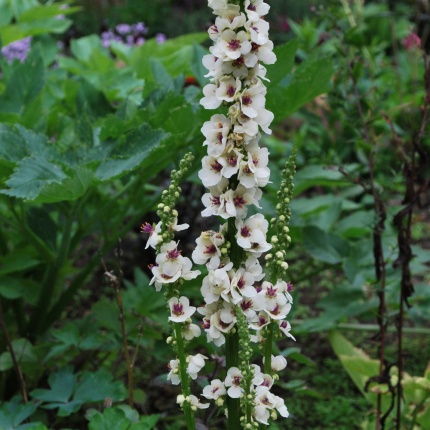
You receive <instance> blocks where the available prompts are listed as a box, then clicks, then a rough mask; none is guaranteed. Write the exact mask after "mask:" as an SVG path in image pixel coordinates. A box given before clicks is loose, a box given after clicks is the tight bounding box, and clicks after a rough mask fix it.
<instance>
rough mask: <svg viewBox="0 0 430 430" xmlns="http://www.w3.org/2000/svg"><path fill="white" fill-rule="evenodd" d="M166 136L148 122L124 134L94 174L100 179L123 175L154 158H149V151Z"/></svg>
mask: <svg viewBox="0 0 430 430" xmlns="http://www.w3.org/2000/svg"><path fill="white" fill-rule="evenodd" d="M166 137H167V135H166V133H164V132H163V131H162V130H153V129H152V128H151V127H150V126H149V125H148V124H142V125H141V126H140V127H139V128H137V129H135V130H133V131H131V132H130V133H128V134H127V135H126V136H125V139H124V141H123V142H121V143H120V144H119V145H116V147H115V151H114V152H113V154H112V155H113V156H112V157H110V158H109V159H107V160H106V161H104V162H103V163H102V164H101V165H100V166H99V167H98V168H97V170H96V172H95V176H96V177H97V179H99V180H101V181H106V180H108V179H112V178H115V177H117V176H121V175H124V174H126V173H128V172H130V171H131V170H134V169H135V168H137V167H138V166H140V165H141V164H142V163H143V162H144V161H145V163H144V164H145V165H147V164H148V163H150V162H154V161H155V160H153V159H151V157H150V154H151V152H152V151H153V150H154V149H155V148H157V147H158V146H159V145H160V143H161V142H162V140H163V139H165V138H166Z"/></svg>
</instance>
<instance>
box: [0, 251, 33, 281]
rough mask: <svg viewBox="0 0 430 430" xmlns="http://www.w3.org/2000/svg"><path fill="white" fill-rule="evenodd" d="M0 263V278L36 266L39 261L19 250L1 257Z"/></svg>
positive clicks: (30, 254) (28, 253) (26, 252)
mask: <svg viewBox="0 0 430 430" xmlns="http://www.w3.org/2000/svg"><path fill="white" fill-rule="evenodd" d="M0 263H1V264H0V276H5V275H9V274H11V273H15V272H21V271H24V270H27V269H31V268H32V267H34V266H37V265H38V264H39V263H40V261H39V260H38V259H36V258H35V257H34V254H33V253H30V252H28V251H26V250H25V249H22V248H21V249H19V250H17V251H14V252H11V253H9V254H8V255H6V256H4V257H2V259H1V260H0Z"/></svg>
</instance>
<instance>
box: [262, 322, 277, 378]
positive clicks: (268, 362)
mask: <svg viewBox="0 0 430 430" xmlns="http://www.w3.org/2000/svg"><path fill="white" fill-rule="evenodd" d="M274 327H275V323H274V322H273V321H272V322H271V323H270V324H269V326H268V333H267V337H266V343H265V344H264V373H267V374H269V375H271V374H272V347H273V329H274Z"/></svg>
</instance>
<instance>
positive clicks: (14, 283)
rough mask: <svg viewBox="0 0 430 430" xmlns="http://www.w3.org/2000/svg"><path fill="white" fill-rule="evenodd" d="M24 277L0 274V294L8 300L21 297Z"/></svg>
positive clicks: (23, 292) (24, 285)
mask: <svg viewBox="0 0 430 430" xmlns="http://www.w3.org/2000/svg"><path fill="white" fill-rule="evenodd" d="M26 283H27V281H26V280H25V279H20V278H17V277H13V278H12V277H9V276H1V277H0V296H3V297H5V298H6V299H9V300H14V299H18V298H20V297H23V295H24V294H25V290H26Z"/></svg>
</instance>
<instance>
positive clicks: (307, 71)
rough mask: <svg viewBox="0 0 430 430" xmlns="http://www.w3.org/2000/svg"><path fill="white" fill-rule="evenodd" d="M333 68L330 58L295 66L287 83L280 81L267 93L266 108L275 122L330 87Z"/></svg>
mask: <svg viewBox="0 0 430 430" xmlns="http://www.w3.org/2000/svg"><path fill="white" fill-rule="evenodd" d="M333 73H334V68H333V62H332V61H331V59H328V58H323V59H319V60H315V61H306V62H304V63H302V64H301V65H300V66H298V67H297V68H296V70H295V71H294V72H293V74H292V76H291V79H289V80H288V83H287V85H286V86H285V85H284V81H281V82H280V83H279V84H278V85H275V86H273V87H272V91H271V92H270V93H268V97H267V109H269V110H270V111H272V112H273V113H274V115H275V120H276V121H277V122H280V121H282V120H283V119H285V117H287V116H289V115H291V114H292V113H294V112H296V111H297V110H298V109H300V108H301V107H302V106H303V105H305V104H306V103H308V102H310V101H312V100H313V99H314V98H315V97H317V96H319V95H320V94H323V93H325V92H327V91H328V90H329V89H330V79H331V77H332V76H333Z"/></svg>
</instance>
